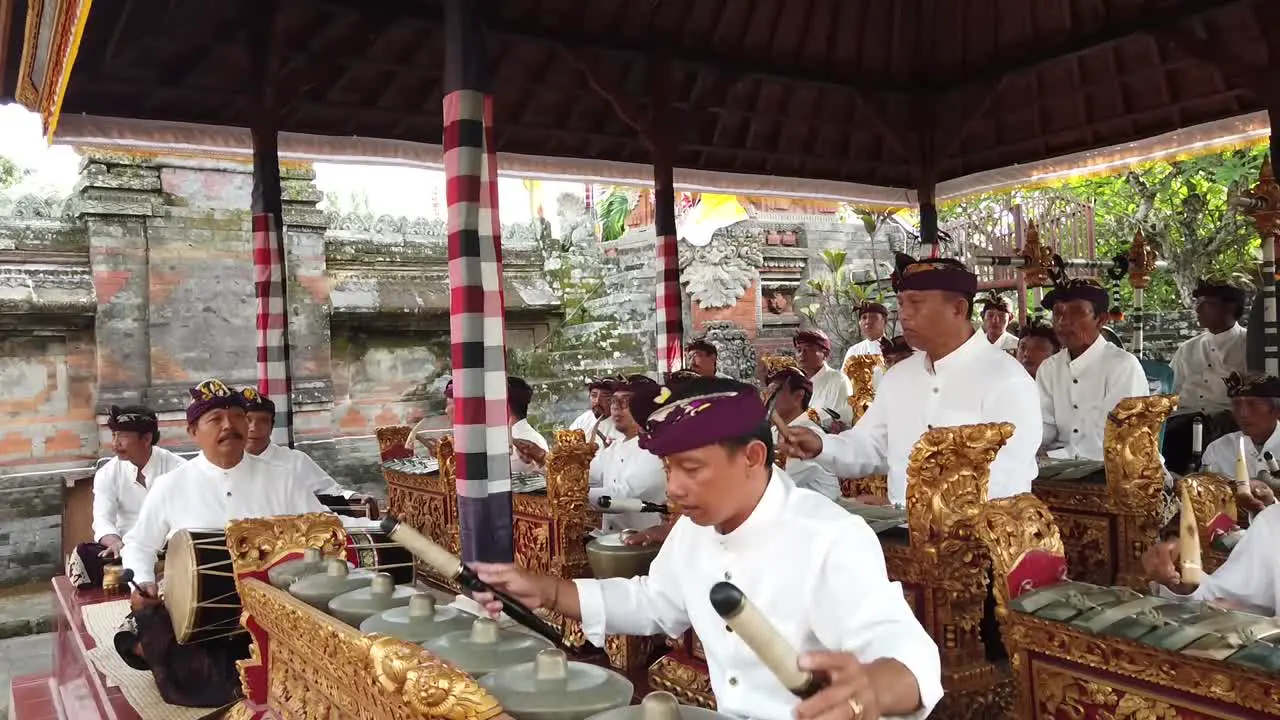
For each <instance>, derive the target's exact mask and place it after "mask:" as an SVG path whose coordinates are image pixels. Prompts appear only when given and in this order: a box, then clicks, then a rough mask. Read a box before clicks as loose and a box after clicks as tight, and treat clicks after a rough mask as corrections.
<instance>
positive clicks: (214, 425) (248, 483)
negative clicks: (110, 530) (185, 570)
mask: <svg viewBox="0 0 1280 720" xmlns="http://www.w3.org/2000/svg"><path fill="white" fill-rule="evenodd" d="M191 397H192V402H191V404H190V405H189V406H188V407H187V432H188V433H189V434H190V435H191V437H192V438H193V439H194V440H195V442H196V445H198V446H199V448H200V454H199V455H197V456H196V457H194V458H192V459H191V460H190V461H189V462H187V463H185V464H184V465H182V466H180V467H178V468H177V469H175V470H173V471H171V472H169V473H167V474H165V475H163V476H161V478H160V479H159V480H158V481H157V482H156V483H155V484H154V485H153V486H152V488H151V490H150V492H148V493H147V497H146V500H144V501H143V503H142V509H141V511H140V512H139V514H138V521H137V522H136V523H135V524H134V526H133V528H132V529H131V530H130V531H129V532H128V533H127V534H125V536H124V549H123V550H122V551H121V557H122V558H123V559H124V566H125V568H126V569H129V570H132V571H133V576H134V579H135V581H136V582H137V583H138V584H139V585H140V586H141V588H142V590H143V591H144V593H145V594H140V593H138V592H136V591H135V592H134V593H133V594H132V597H131V598H130V605H131V607H132V608H133V613H132V616H131V621H132V622H133V623H134V624H135V625H136V634H137V639H138V644H137V647H134V648H133V652H135V653H137V651H138V649H139V648H140V650H141V652H140V653H139V654H140V657H136V656H135V657H132V658H130V656H129V655H126V659H127V660H129V661H130V663H131V664H133V665H134V666H135V667H137V666H138V664H139V663H141V666H142V667H144V668H145V667H148V666H149V667H150V669H151V670H152V671H153V672H154V673H155V675H156V684H157V686H159V688H160V691H161V694H162V695H163V696H164V697H165V700H166V701H167V702H170V703H173V704H179V705H192V706H198V707H210V706H214V707H216V706H218V705H221V704H224V703H226V702H228V701H229V700H230V699H232V698H234V697H235V696H236V693H238V692H239V688H240V683H239V676H238V675H237V674H236V672H235V660H236V659H238V658H242V657H245V656H247V654H248V636H247V635H238V636H235V637H234V638H228V639H227V641H226V642H219V641H210V642H203V643H199V644H196V645H179V644H177V642H176V640H175V637H174V634H173V625H172V622H171V621H170V619H169V616H168V613H167V612H166V611H165V609H164V606H163V605H162V604H161V601H160V598H159V593H158V592H157V586H156V582H155V579H156V578H155V565H156V557H157V555H158V554H159V552H160V549H161V548H162V547H163V546H164V544H165V542H166V541H167V540H168V538H169V536H170V535H172V534H173V533H175V532H177V531H179V530H193V529H204V528H218V529H221V528H223V527H225V526H226V524H227V523H228V522H229V521H231V520H235V519H239V518H250V517H267V516H272V515H296V514H300V513H308V512H326V508H325V507H324V506H323V505H321V504H320V502H319V501H318V500H316V496H315V495H313V494H312V493H310V492H308V491H307V489H306V488H304V487H303V486H302V485H301V484H300V483H298V482H297V481H295V480H294V478H293V472H292V470H291V468H289V467H288V466H284V465H276V464H274V463H270V462H268V461H266V460H263V459H261V458H258V457H255V456H253V455H250V454H249V453H247V452H245V445H246V441H247V438H248V433H249V421H248V418H247V417H246V415H245V407H244V396H243V395H242V394H241V393H239V392H237V391H235V390H232V389H231V388H229V387H227V386H226V385H224V384H223V383H222V382H221V381H219V380H206V381H204V382H202V383H200V384H199V385H198V386H196V387H195V388H192V389H191ZM172 581H174V582H194V580H193V579H192V578H178V579H172Z"/></svg>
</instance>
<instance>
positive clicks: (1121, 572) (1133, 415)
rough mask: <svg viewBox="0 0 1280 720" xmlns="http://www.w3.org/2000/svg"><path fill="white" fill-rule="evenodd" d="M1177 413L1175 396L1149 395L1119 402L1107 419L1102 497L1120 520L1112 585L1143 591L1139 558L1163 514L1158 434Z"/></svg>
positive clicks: (1157, 529)
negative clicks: (1117, 554) (1105, 475)
mask: <svg viewBox="0 0 1280 720" xmlns="http://www.w3.org/2000/svg"><path fill="white" fill-rule="evenodd" d="M1177 408H1178V398H1177V396H1175V395H1151V396H1149V397H1134V398H1125V399H1124V400H1121V401H1120V402H1119V403H1118V404H1117V405H1116V407H1115V409H1114V410H1112V411H1111V413H1110V414H1109V415H1108V416H1107V425H1106V429H1105V430H1104V432H1103V460H1104V462H1105V465H1106V469H1107V495H1108V497H1109V502H1110V505H1111V507H1112V508H1114V511H1116V512H1118V513H1119V514H1121V515H1122V516H1123V518H1122V521H1121V522H1120V524H1119V530H1120V534H1119V537H1118V538H1117V542H1116V544H1115V547H1116V548H1117V552H1118V553H1119V557H1118V558H1116V565H1117V577H1116V582H1117V583H1119V584H1121V585H1128V586H1130V587H1145V584H1146V578H1145V576H1144V574H1143V572H1142V563H1141V559H1142V553H1143V552H1145V551H1146V549H1147V548H1148V547H1149V546H1150V545H1151V544H1152V543H1153V542H1155V540H1156V538H1157V537H1158V535H1159V532H1160V526H1161V518H1162V515H1163V511H1164V502H1165V494H1164V479H1165V469H1164V464H1163V463H1162V462H1161V456H1160V430H1161V428H1163V427H1164V422H1165V420H1166V419H1168V417H1169V413H1171V412H1173V411H1174V410H1176V409H1177Z"/></svg>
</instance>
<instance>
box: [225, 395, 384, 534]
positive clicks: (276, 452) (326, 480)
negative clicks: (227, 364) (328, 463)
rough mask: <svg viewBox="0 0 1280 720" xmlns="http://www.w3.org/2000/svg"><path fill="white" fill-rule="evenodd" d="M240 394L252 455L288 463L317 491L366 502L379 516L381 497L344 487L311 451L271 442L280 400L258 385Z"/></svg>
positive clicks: (297, 477)
mask: <svg viewBox="0 0 1280 720" xmlns="http://www.w3.org/2000/svg"><path fill="white" fill-rule="evenodd" d="M240 395H241V397H242V398H243V400H244V407H245V411H246V412H245V416H246V417H247V418H248V420H249V432H248V440H247V443H246V446H245V449H246V450H248V451H249V454H250V455H257V456H258V457H260V458H262V459H263V460H266V461H267V462H272V463H275V464H277V465H286V466H288V467H289V468H290V469H292V470H293V479H294V480H296V481H298V482H299V483H301V484H302V486H303V487H305V488H306V489H308V490H310V491H311V492H313V493H315V494H316V495H334V496H338V497H342V498H345V499H347V500H356V501H357V502H360V503H363V504H364V505H365V507H367V508H368V509H369V517H370V518H372V519H374V520H377V519H378V501H377V500H375V499H374V498H371V497H369V496H368V495H361V494H359V493H357V492H355V491H354V490H348V489H346V488H344V487H342V486H341V485H339V484H338V482H337V481H336V480H334V479H333V478H332V477H331V476H330V475H329V473H327V472H325V471H324V470H323V469H322V468H321V467H320V466H319V465H317V464H316V461H315V460H312V459H311V456H310V455H308V454H306V453H304V452H302V451H301V450H298V449H297V448H287V447H283V446H281V445H277V444H275V443H273V442H271V429H272V428H273V427H275V424H276V404H275V403H274V402H273V401H272V400H271V398H269V397H265V396H263V395H262V394H261V393H259V392H258V391H257V389H256V388H251V387H247V388H244V389H243V390H241V391H240Z"/></svg>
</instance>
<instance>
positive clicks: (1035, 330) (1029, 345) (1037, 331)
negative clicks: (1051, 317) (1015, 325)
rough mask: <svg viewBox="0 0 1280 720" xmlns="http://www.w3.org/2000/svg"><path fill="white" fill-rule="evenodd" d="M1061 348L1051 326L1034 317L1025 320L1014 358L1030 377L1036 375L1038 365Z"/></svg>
mask: <svg viewBox="0 0 1280 720" xmlns="http://www.w3.org/2000/svg"><path fill="white" fill-rule="evenodd" d="M1061 349H1062V343H1060V342H1058V335H1057V334H1056V333H1054V332H1053V328H1051V327H1049V326H1048V325H1044V324H1042V323H1039V322H1037V321H1036V320H1035V319H1034V318H1033V319H1031V320H1030V321H1028V322H1027V326H1026V327H1025V328H1023V329H1022V332H1021V337H1019V338H1018V350H1017V352H1016V353H1015V354H1014V358H1016V359H1017V361H1018V363H1019V364H1020V365H1022V367H1023V369H1025V370H1026V371H1027V374H1028V375H1030V376H1031V377H1035V376H1036V372H1037V371H1039V370H1040V366H1041V365H1043V364H1044V361H1045V360H1048V359H1049V358H1050V357H1051V356H1052V355H1053V354H1054V353H1056V352H1058V351H1059V350H1061Z"/></svg>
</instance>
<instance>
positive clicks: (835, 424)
mask: <svg viewBox="0 0 1280 720" xmlns="http://www.w3.org/2000/svg"><path fill="white" fill-rule="evenodd" d="M848 429H849V426H848V425H845V424H844V421H842V420H832V421H831V429H830V430H828V431H827V432H829V433H831V434H832V435H839V434H840V433H842V432H844V431H845V430H848Z"/></svg>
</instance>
